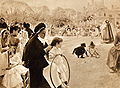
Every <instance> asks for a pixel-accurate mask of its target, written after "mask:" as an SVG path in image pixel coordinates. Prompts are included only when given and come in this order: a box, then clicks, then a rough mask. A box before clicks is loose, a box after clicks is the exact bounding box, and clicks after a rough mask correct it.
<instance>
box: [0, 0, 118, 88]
mask: <svg viewBox="0 0 120 88" xmlns="http://www.w3.org/2000/svg"><path fill="white" fill-rule="evenodd" d="M0 17H4V18H5V19H6V21H7V23H8V24H9V23H10V22H12V21H18V22H29V23H31V24H32V27H34V26H35V25H36V24H37V23H38V22H45V23H46V24H48V26H49V25H51V24H54V25H55V26H59V24H62V23H64V24H66V25H67V24H71V25H77V26H86V25H89V24H92V25H98V24H102V22H103V21H104V20H105V19H109V20H110V22H111V23H112V24H113V25H112V26H113V31H114V35H115V33H116V22H120V0H0ZM88 17H91V18H92V20H91V21H90V22H83V21H85V20H86V18H88ZM63 38H64V43H63V47H62V50H63V51H64V55H65V56H66V57H67V59H68V61H69V64H70V67H71V68H70V69H71V78H70V83H69V86H70V88H120V85H119V84H120V79H119V78H120V77H119V76H118V75H117V74H114V73H110V71H109V68H108V67H107V66H106V60H107V55H108V54H107V53H108V51H109V49H110V48H111V47H112V46H113V44H102V43H101V39H100V37H99V38H91V37H81V36H80V37H76V36H70V37H63ZM91 40H93V41H94V42H95V44H96V47H97V48H98V51H99V54H100V55H101V56H100V58H91V57H87V58H85V59H78V58H77V57H75V56H74V55H72V51H73V49H74V48H75V47H76V46H78V45H80V43H82V42H85V43H86V44H87V45H89V43H90V41H91ZM0 88H2V86H1V87H0Z"/></svg>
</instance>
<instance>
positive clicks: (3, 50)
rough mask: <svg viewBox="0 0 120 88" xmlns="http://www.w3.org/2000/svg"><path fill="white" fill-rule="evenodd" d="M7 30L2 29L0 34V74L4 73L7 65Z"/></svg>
mask: <svg viewBox="0 0 120 88" xmlns="http://www.w3.org/2000/svg"><path fill="white" fill-rule="evenodd" d="M8 37H9V31H8V30H7V29H3V30H2V31H1V35H0V76H2V75H4V73H5V71H4V70H3V69H5V68H6V67H8V52H7V51H8V49H9V47H8V44H9V38H8Z"/></svg>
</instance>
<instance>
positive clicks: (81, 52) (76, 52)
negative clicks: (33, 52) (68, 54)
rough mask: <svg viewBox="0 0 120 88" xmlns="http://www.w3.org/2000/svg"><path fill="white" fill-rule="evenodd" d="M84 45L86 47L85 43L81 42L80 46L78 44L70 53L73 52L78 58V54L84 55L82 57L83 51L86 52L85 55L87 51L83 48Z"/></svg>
mask: <svg viewBox="0 0 120 88" xmlns="http://www.w3.org/2000/svg"><path fill="white" fill-rule="evenodd" d="M85 47H86V44H85V43H82V44H81V46H79V47H77V48H75V49H74V50H73V53H72V54H74V53H75V54H76V55H77V57H78V58H79V56H81V58H84V57H83V55H84V53H85V54H86V56H88V55H87V51H86V50H85Z"/></svg>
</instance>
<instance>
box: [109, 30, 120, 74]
mask: <svg viewBox="0 0 120 88" xmlns="http://www.w3.org/2000/svg"><path fill="white" fill-rule="evenodd" d="M107 65H108V67H109V68H110V69H111V70H112V71H113V72H118V71H120V32H118V33H117V34H116V37H115V43H114V46H113V47H112V48H111V49H110V51H109V53H108V59H107Z"/></svg>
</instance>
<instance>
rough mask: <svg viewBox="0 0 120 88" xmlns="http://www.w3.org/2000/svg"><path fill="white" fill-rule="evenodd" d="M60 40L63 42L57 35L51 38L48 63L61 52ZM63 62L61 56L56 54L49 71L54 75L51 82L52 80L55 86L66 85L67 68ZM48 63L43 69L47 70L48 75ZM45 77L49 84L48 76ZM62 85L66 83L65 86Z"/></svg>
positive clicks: (61, 86)
mask: <svg viewBox="0 0 120 88" xmlns="http://www.w3.org/2000/svg"><path fill="white" fill-rule="evenodd" d="M62 42H63V39H62V38H59V37H55V38H54V39H53V40H52V43H51V46H52V49H51V50H50V51H49V59H48V63H49V64H50V65H51V62H52V60H53V59H54V58H55V56H56V55H58V54H62V50H61V45H62ZM63 62H64V60H63V59H62V57H61V56H57V57H56V61H55V63H53V64H52V71H51V72H52V76H53V77H54V79H53V82H54V84H55V86H56V88H64V87H67V77H66V74H65V73H66V69H67V68H66V67H65V65H64V64H63ZM50 65H49V66H48V67H47V68H46V69H45V70H46V71H48V75H49V71H50ZM46 79H47V81H48V82H49V84H51V81H50V78H49V77H47V78H46ZM63 83H64V84H63ZM64 85H66V86H64ZM52 88H53V87H52Z"/></svg>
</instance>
